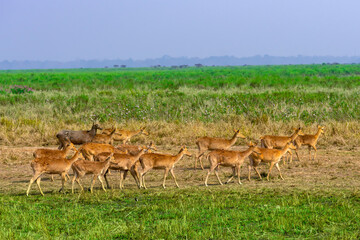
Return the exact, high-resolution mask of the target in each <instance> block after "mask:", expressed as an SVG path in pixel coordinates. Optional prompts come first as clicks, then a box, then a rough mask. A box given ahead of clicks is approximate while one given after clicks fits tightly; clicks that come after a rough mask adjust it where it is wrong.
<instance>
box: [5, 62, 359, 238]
mask: <svg viewBox="0 0 360 240" xmlns="http://www.w3.org/2000/svg"><path fill="white" fill-rule="evenodd" d="M359 83H360V67H359V65H299V66H296V65H295V66H258V67H255V66H243V67H204V68H186V69H168V68H163V69H81V70H80V69H79V70H77V69H73V70H43V71H40V70H33V71H1V72H0V103H1V104H0V217H1V221H0V238H1V239H4V238H7V239H17V238H28V239H39V238H70V239H77V238H79V239H84V238H91V239H98V238H107V239H109V238H120V239H123V238H128V239H139V238H145V239H146V238H151V239H153V238H156V239H178V238H185V239H239V238H253V239H258V238H264V239H275V238H276V239H277V238H327V239H335V238H344V239H358V238H359V237H360V235H359V231H358V229H359V226H360V220H359V219H360V207H359V206H360V205H359V203H360V191H359V190H360V147H359V144H360V110H359V108H358V106H359V105H360V87H359V86H360V85H359ZM24 86H26V88H25V87H24ZM92 119H96V120H97V121H98V122H99V124H100V125H101V126H102V127H105V128H109V127H112V126H116V127H117V128H118V129H130V130H137V129H139V128H141V127H145V129H146V130H147V132H149V136H144V135H139V136H136V137H135V138H133V139H132V140H131V143H132V144H141V145H145V144H148V143H149V142H150V141H153V142H154V143H155V145H156V147H157V149H158V152H166V153H172V154H176V153H177V152H178V151H179V149H180V147H181V146H182V145H186V146H187V147H188V148H189V151H190V152H191V153H192V154H193V156H192V157H187V156H185V157H183V159H181V160H180V161H179V162H178V163H177V164H176V165H175V170H174V172H175V175H176V177H177V181H178V183H179V186H180V188H176V186H175V184H174V181H173V179H172V177H171V175H169V176H168V178H167V181H166V189H163V188H162V187H161V183H162V177H163V171H162V170H151V171H150V172H149V173H148V174H147V175H146V176H145V178H146V183H147V186H148V189H146V190H145V189H138V188H137V186H136V184H135V181H134V179H133V178H132V177H131V175H129V176H128V178H127V179H126V182H125V189H122V190H120V189H119V173H118V172H116V171H112V172H111V175H110V182H111V184H112V187H113V188H112V189H108V190H107V191H106V192H104V191H103V190H102V189H101V187H100V184H99V182H97V183H96V185H95V191H94V193H93V194H91V193H90V192H88V191H85V192H80V191H79V188H78V186H77V185H75V187H76V192H75V194H71V183H69V181H68V182H67V183H66V192H65V194H62V193H58V190H59V189H60V187H61V181H60V177H59V176H55V181H54V182H51V181H50V176H49V175H44V176H43V178H42V181H41V186H42V189H43V191H44V193H45V196H41V195H40V192H39V190H38V189H37V187H36V184H34V185H33V186H32V189H31V191H30V195H29V197H27V196H26V189H27V186H28V184H29V180H30V178H31V177H32V170H31V167H30V162H31V161H32V159H33V155H32V154H33V152H34V151H35V150H36V149H37V148H52V149H56V148H57V146H58V145H57V144H58V142H57V139H56V137H55V135H56V133H57V132H59V131H60V130H62V129H73V130H80V129H83V130H89V129H90V126H91V123H92ZM319 124H320V125H323V126H325V132H324V134H322V135H321V136H320V138H319V140H318V144H317V149H318V151H317V157H316V159H315V160H309V159H308V149H307V147H302V148H301V149H300V157H301V161H298V159H297V157H296V155H295V154H294V157H293V162H292V163H286V165H283V164H282V163H281V164H280V168H281V171H282V174H283V176H284V180H281V179H280V178H279V174H278V171H277V170H276V169H275V168H274V169H273V170H272V172H271V176H270V181H266V178H264V177H265V176H266V173H267V171H268V168H269V166H268V165H266V164H264V165H261V167H260V168H259V170H260V173H261V175H262V176H263V178H264V179H263V180H259V178H258V176H257V175H256V173H255V172H254V171H253V170H252V172H251V177H252V178H251V181H248V180H247V173H248V168H247V167H248V163H249V160H248V159H246V160H245V162H244V164H243V166H242V169H241V181H242V185H239V184H237V183H236V182H235V181H233V182H230V183H229V184H227V185H223V186H220V185H219V183H218V181H217V180H216V177H215V175H211V176H210V179H209V186H208V187H205V185H204V180H205V176H206V174H207V170H208V167H209V163H208V162H207V161H206V160H203V163H204V166H205V169H204V170H201V169H200V168H199V166H198V169H196V170H195V169H194V162H195V156H196V154H197V152H198V150H197V148H196V145H195V141H196V139H197V138H199V137H203V136H212V137H223V138H230V137H231V135H232V131H233V130H234V129H240V131H241V133H242V134H244V135H245V136H246V139H238V140H237V142H236V144H235V145H234V146H233V147H232V148H231V149H233V150H236V149H239V150H240V149H241V150H244V149H246V144H247V143H248V142H249V141H250V140H251V141H255V142H259V138H260V137H261V136H262V135H265V134H272V135H288V136H289V135H291V133H292V128H294V127H302V129H303V131H304V132H305V133H307V134H314V133H315V132H316V128H317V125H319ZM116 144H118V143H115V145H116ZM77 147H79V146H77ZM219 172H220V178H221V180H222V181H223V182H225V180H226V179H227V178H228V177H229V176H230V175H231V170H230V168H226V167H220V170H219ZM70 177H71V178H72V171H70ZM90 181H91V177H90V176H86V177H85V178H84V179H83V180H82V182H83V185H84V186H85V187H86V188H88V187H89V186H90Z"/></svg>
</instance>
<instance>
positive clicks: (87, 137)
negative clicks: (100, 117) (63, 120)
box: [56, 123, 102, 149]
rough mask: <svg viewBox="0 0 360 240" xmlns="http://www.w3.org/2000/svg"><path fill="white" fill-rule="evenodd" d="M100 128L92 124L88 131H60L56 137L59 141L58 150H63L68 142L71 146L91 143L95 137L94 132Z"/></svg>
mask: <svg viewBox="0 0 360 240" xmlns="http://www.w3.org/2000/svg"><path fill="white" fill-rule="evenodd" d="M97 129H100V130H102V128H100V126H99V125H98V124H95V123H93V125H92V127H91V130H89V131H72V130H62V131H60V132H59V133H58V134H56V137H57V138H58V139H59V142H60V146H59V149H63V148H64V147H65V145H66V143H67V142H68V140H70V142H72V143H73V144H84V143H87V142H91V141H92V139H93V138H94V136H95V135H96V130H97Z"/></svg>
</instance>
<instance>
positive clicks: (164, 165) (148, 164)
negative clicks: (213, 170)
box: [139, 146, 191, 189]
mask: <svg viewBox="0 0 360 240" xmlns="http://www.w3.org/2000/svg"><path fill="white" fill-rule="evenodd" d="M185 154H186V155H187V156H191V153H190V152H189V151H188V149H187V148H186V147H184V146H183V147H181V149H180V151H179V153H178V154H176V155H171V154H160V153H145V154H144V155H142V156H141V157H140V163H141V166H142V169H141V170H140V171H139V173H140V188H141V187H144V188H145V189H146V185H145V178H144V176H145V174H146V173H147V172H148V171H149V170H151V169H164V181H163V184H162V186H163V188H165V180H166V177H167V175H168V174H169V171H170V173H171V175H172V176H173V178H174V181H175V184H176V186H177V187H179V185H178V183H177V182H176V177H175V174H174V166H175V163H177V162H178V161H180V159H181V158H182V157H183V156H184V155H185Z"/></svg>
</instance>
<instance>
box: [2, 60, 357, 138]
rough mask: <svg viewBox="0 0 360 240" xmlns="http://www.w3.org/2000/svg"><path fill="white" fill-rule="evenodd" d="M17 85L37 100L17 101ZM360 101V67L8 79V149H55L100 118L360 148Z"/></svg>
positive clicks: (26, 74)
mask: <svg viewBox="0 0 360 240" xmlns="http://www.w3.org/2000/svg"><path fill="white" fill-rule="evenodd" d="M13 85H26V86H28V87H31V88H33V89H35V92H33V93H24V94H14V93H10V92H9V89H10V88H11V86H13ZM359 93H360V65H293V66H243V67H205V68H187V69H176V70H173V69H168V68H163V69H151V68H142V69H60V70H26V71H25V70H24V71H20V70H19V71H0V142H1V140H3V144H6V145H14V144H15V145H16V144H18V143H20V142H24V141H23V139H27V138H29V136H31V137H32V138H34V141H36V142H39V143H41V144H49V143H50V142H51V140H50V138H49V137H50V136H51V138H53V136H54V135H56V132H57V131H59V130H60V129H63V128H73V129H75V128H76V129H80V128H84V127H86V128H87V126H88V125H90V124H91V117H94V116H95V117H96V118H97V119H98V120H99V121H100V123H101V124H102V125H106V126H109V125H118V126H119V125H120V126H121V127H127V123H129V122H134V121H135V122H137V124H136V126H135V128H138V127H139V126H144V125H151V124H152V125H159V123H163V122H166V123H173V124H178V125H183V126H184V127H185V126H187V125H189V124H198V123H203V124H213V123H214V124H216V123H219V124H220V123H221V124H223V123H228V124H230V123H231V125H232V127H231V128H238V127H241V128H242V129H243V130H246V131H250V130H248V129H260V130H261V132H264V129H266V128H269V126H276V124H277V123H280V125H279V127H278V128H276V127H275V128H273V130H272V132H271V133H269V134H272V133H273V131H274V130H275V132H277V133H280V134H288V133H289V132H288V130H287V129H291V127H293V126H295V125H297V126H298V125H300V126H303V127H307V126H308V127H309V128H311V130H310V131H314V130H312V129H314V128H313V127H312V126H311V125H317V124H323V125H326V126H330V125H331V128H333V129H331V134H332V137H333V139H332V140H331V142H333V143H341V144H343V143H344V142H351V143H353V144H358V142H359V141H360V136H359V135H358V134H357V132H358V128H359V127H360V124H357V123H359V120H360V108H359V107H358V106H359V105H360V94H359ZM284 125H289V128H286V132H284V131H283V132H281V131H280V130H281V129H283V126H284ZM290 125H291V126H290ZM218 128H220V126H219V127H218ZM350 128H351V129H350ZM208 130H209V129H208ZM32 132H34V133H35V134H32ZM195 132H197V129H195ZM261 132H259V133H256V135H259V134H262V133H261ZM251 137H255V138H257V137H259V136H251ZM354 139H355V141H354ZM177 141H179V139H177ZM191 141H192V140H191ZM26 142H29V141H26ZM158 142H161V141H158ZM0 144H1V143H0ZM51 144H54V143H51ZM185 144H189V143H185Z"/></svg>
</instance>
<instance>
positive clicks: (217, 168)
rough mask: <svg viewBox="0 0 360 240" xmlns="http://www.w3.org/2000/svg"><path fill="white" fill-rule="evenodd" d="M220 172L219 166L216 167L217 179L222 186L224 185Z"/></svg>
mask: <svg viewBox="0 0 360 240" xmlns="http://www.w3.org/2000/svg"><path fill="white" fill-rule="evenodd" d="M218 171H219V166H216V168H215V175H216V177H217V179H218V181H219V183H220V185H223V183H222V182H221V180H220V177H219V172H218Z"/></svg>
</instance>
